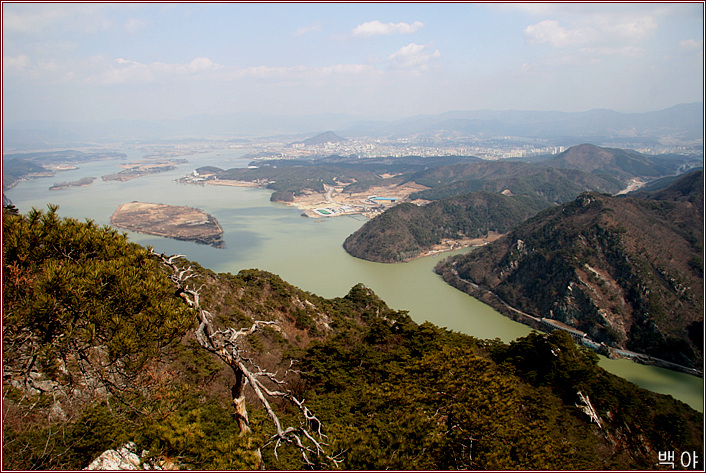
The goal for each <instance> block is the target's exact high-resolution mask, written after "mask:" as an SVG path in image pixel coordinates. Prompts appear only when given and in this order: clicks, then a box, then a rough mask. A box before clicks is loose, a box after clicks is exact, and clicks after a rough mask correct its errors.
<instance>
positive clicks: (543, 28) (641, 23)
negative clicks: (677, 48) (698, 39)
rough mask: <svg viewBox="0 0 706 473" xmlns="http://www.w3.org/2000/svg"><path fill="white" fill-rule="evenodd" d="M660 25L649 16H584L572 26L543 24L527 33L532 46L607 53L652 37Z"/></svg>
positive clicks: (528, 28) (628, 49) (557, 23)
mask: <svg viewBox="0 0 706 473" xmlns="http://www.w3.org/2000/svg"><path fill="white" fill-rule="evenodd" d="M657 28H658V24H657V21H656V20H655V18H654V17H653V16H652V15H648V14H614V15H607V14H596V15H584V16H582V17H581V18H580V19H579V20H575V21H574V22H573V23H572V24H571V25H570V26H564V25H562V24H560V23H559V21H557V20H543V21H540V22H539V23H535V24H533V25H529V26H527V27H526V28H525V29H524V34H525V39H526V40H527V41H528V42H529V43H532V44H542V43H548V44H551V45H552V46H554V47H556V48H567V47H584V48H588V49H596V50H599V49H600V48H607V49H605V51H621V50H623V51H625V52H626V53H629V54H632V53H634V50H633V49H630V48H625V46H627V45H634V44H637V43H640V42H642V41H644V40H646V39H648V38H650V37H652V36H653V35H654V34H655V32H656V30H657Z"/></svg>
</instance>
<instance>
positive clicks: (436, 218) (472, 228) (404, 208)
mask: <svg viewBox="0 0 706 473" xmlns="http://www.w3.org/2000/svg"><path fill="white" fill-rule="evenodd" d="M546 205H547V204H546V201H544V200H542V199H539V198H531V197H526V196H505V195H503V194H499V193H492V192H472V193H470V194H464V195H462V196H459V197H449V198H446V199H443V200H440V201H435V202H432V203H430V204H428V205H426V206H423V207H421V206H417V205H414V204H411V203H403V204H400V205H397V206H395V207H393V208H391V209H389V210H387V211H385V212H384V213H383V214H381V215H379V216H377V217H375V218H374V219H372V220H370V221H369V222H366V224H365V225H363V226H362V227H361V228H360V229H358V230H357V231H356V232H355V233H353V234H352V235H350V236H349V237H348V238H346V240H345V241H344V242H343V248H345V250H346V251H347V252H348V253H350V254H351V255H353V256H357V257H359V258H363V259H366V260H368V261H376V262H379V263H393V262H399V261H405V260H408V259H412V258H415V257H417V256H419V255H420V253H422V252H423V251H425V250H429V249H430V248H431V247H432V246H433V245H435V244H438V243H440V242H441V240H442V239H460V238H479V237H484V236H486V235H487V234H488V233H489V232H497V233H505V232H508V231H510V230H511V229H513V228H514V227H515V226H516V225H517V224H518V223H519V222H522V221H523V220H525V219H527V218H529V217H531V216H532V215H534V214H536V213H537V212H538V211H540V210H541V209H543V208H545V207H546Z"/></svg>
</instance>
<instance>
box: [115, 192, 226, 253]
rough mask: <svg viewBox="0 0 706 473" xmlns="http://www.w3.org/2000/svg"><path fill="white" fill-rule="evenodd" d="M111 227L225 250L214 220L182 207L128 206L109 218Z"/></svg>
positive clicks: (189, 208)
mask: <svg viewBox="0 0 706 473" xmlns="http://www.w3.org/2000/svg"><path fill="white" fill-rule="evenodd" d="M110 223H111V225H113V226H115V227H118V228H122V229H124V230H130V231H133V232H137V233H145V234H147V235H155V236H161V237H166V238H173V239H175V240H184V241H193V242H195V243H199V244H202V245H211V246H213V247H214V248H224V247H225V242H224V241H223V229H222V228H221V226H220V225H219V224H218V221H217V220H216V219H215V218H214V217H213V216H212V215H209V214H207V213H205V212H203V211H201V210H199V209H195V208H192V207H185V206H181V205H165V204H152V203H145V202H129V203H127V204H122V205H121V206H120V207H118V210H116V211H115V213H114V214H113V215H112V216H111V217H110Z"/></svg>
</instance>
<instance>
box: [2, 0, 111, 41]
mask: <svg viewBox="0 0 706 473" xmlns="http://www.w3.org/2000/svg"><path fill="white" fill-rule="evenodd" d="M110 8H111V7H110V6H109V5H107V4H90V3H61V4H51V3H36V4H31V3H29V4H16V5H12V6H8V5H3V12H2V13H3V15H2V26H3V30H4V31H8V32H13V33H22V34H41V33H44V32H45V31H47V30H49V29H57V30H62V31H71V32H74V33H89V32H95V31H100V30H105V29H107V28H109V27H110V21H109V20H108V18H107V16H106V13H107V12H108V11H109V10H110Z"/></svg>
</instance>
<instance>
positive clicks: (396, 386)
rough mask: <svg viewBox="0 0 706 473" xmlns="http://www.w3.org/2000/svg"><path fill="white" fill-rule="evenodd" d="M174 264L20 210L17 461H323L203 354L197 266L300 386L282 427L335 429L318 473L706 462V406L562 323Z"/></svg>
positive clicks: (264, 352)
mask: <svg viewBox="0 0 706 473" xmlns="http://www.w3.org/2000/svg"><path fill="white" fill-rule="evenodd" d="M164 261H165V257H164V256H162V257H160V256H159V255H156V254H155V253H154V252H152V251H150V250H149V249H147V248H144V247H141V246H140V245H137V244H134V243H131V242H130V241H129V240H128V239H127V237H126V236H125V235H124V234H121V233H119V232H117V231H115V230H114V229H112V228H110V227H105V226H99V225H96V224H95V223H93V222H91V221H85V222H81V221H78V220H76V219H71V218H62V217H60V216H59V214H58V213H57V209H56V208H55V207H50V208H49V210H48V211H38V210H32V211H30V212H29V213H27V214H26V215H19V214H17V212H16V211H13V209H12V208H5V209H4V210H3V277H4V278H3V279H4V280H3V317H4V330H3V350H4V352H3V373H4V377H3V399H4V401H3V434H4V435H3V458H2V461H3V468H4V469H74V470H75V469H82V468H85V467H86V466H87V465H88V464H89V463H90V462H91V461H92V460H93V459H95V458H96V457H97V456H98V455H99V454H100V453H101V452H103V451H105V450H107V449H117V448H119V447H121V446H124V445H128V444H129V443H130V442H132V443H133V444H134V451H135V452H137V453H138V454H139V455H141V462H142V463H143V465H149V466H150V467H152V468H155V467H161V468H183V469H220V470H224V469H254V468H258V467H263V466H264V467H265V468H267V469H301V468H302V467H303V466H304V465H303V463H302V455H301V453H302V452H301V448H299V447H297V446H296V445H292V444H283V445H280V446H279V448H277V449H275V447H276V445H275V444H273V443H272V439H273V438H275V437H273V435H275V434H276V431H275V427H274V426H273V422H272V420H271V416H270V415H269V413H267V412H265V410H264V409H263V408H262V407H261V405H262V404H261V403H260V401H259V400H258V399H257V397H256V396H255V395H254V394H253V391H248V390H247V387H246V391H245V393H246V396H245V404H247V406H248V412H249V420H247V425H248V432H247V433H243V430H242V428H241V424H242V419H240V420H239V419H238V418H237V416H235V415H234V407H233V401H234V399H233V398H232V396H231V392H232V389H234V387H235V385H236V384H237V382H238V380H237V379H236V378H237V377H236V376H234V373H233V371H232V370H230V369H229V368H228V366H226V364H224V363H223V362H222V361H221V358H219V356H217V354H216V353H213V352H210V351H209V350H205V349H204V348H203V346H202V345H201V342H202V337H203V336H204V333H203V332H202V330H203V326H204V324H203V322H202V323H201V325H199V324H198V319H197V314H196V311H195V309H194V307H193V306H192V305H190V304H187V303H185V301H188V297H187V295H186V294H185V290H184V288H183V287H181V286H176V285H175V282H176V281H183V280H185V279H186V276H185V275H187V274H188V277H190V278H191V277H192V276H193V278H192V279H189V282H193V285H192V286H189V287H191V288H192V289H188V290H187V292H188V291H192V292H189V294H191V295H193V294H195V293H198V294H199V296H200V305H201V306H202V307H207V308H208V311H209V313H210V316H211V319H209V325H210V324H213V326H214V328H215V329H217V331H218V332H221V333H235V332H230V331H229V328H231V327H232V328H234V329H237V331H238V333H242V334H246V333H247V334H249V335H248V336H247V338H245V339H243V341H242V343H241V342H240V339H238V340H239V341H238V343H239V345H238V347H237V349H238V350H239V351H240V353H241V354H242V355H243V359H244V360H247V362H248V363H249V365H248V366H250V369H251V370H252V372H254V373H255V372H257V370H258V369H259V370H260V371H259V372H260V373H273V374H276V376H274V375H273V376H272V377H271V378H270V379H271V382H272V384H271V385H270V386H271V388H270V389H272V390H277V389H278V390H283V391H284V390H286V392H287V393H289V394H290V397H284V398H281V399H279V400H277V399H275V400H273V401H272V408H273V410H274V411H276V413H277V414H278V416H279V417H278V418H279V420H280V421H281V422H282V425H283V426H287V425H291V426H293V427H297V426H299V427H301V428H303V427H306V428H308V429H312V431H313V430H316V429H315V427H317V426H315V425H312V422H313V421H312V419H313V418H314V417H313V416H315V418H316V419H317V422H320V425H319V426H318V427H321V430H322V433H323V434H324V435H325V437H323V440H322V442H323V447H324V448H325V454H323V453H322V452H314V451H311V452H308V453H310V455H309V459H310V460H311V465H310V466H313V467H315V468H316V467H318V468H332V467H335V468H340V469H370V470H377V469H462V468H463V469H468V468H470V469H552V470H555V469H652V468H654V466H655V464H656V463H657V461H658V452H659V451H664V450H674V451H676V454H677V456H678V455H679V454H680V452H682V451H689V452H692V451H696V452H699V458H702V457H703V455H702V453H703V442H702V438H703V423H702V420H703V418H702V415H701V414H699V413H698V412H696V411H694V410H693V409H691V408H689V407H688V406H687V405H685V404H684V403H682V402H679V401H676V400H674V399H673V398H671V397H670V396H664V395H658V394H654V393H651V392H648V391H645V390H643V389H640V388H638V387H636V386H635V385H633V384H631V383H628V382H627V381H625V380H622V379H620V378H618V377H616V376H613V375H611V374H609V373H607V372H605V371H604V370H603V369H601V368H600V367H599V366H598V365H597V359H596V356H595V355H594V354H593V353H592V352H589V351H587V350H585V349H583V348H580V347H578V346H577V345H575V344H574V343H573V342H572V341H571V339H570V338H569V337H568V336H567V335H566V334H564V333H562V332H558V333H554V334H552V335H546V334H540V333H532V334H530V335H529V336H527V337H524V338H521V339H518V340H516V341H514V342H512V343H509V344H506V343H502V342H500V341H498V340H479V339H476V338H474V337H471V336H467V335H461V334H458V333H455V332H451V331H449V330H446V329H443V328H439V327H436V326H434V325H432V324H429V323H425V324H421V325H420V324H416V323H414V322H413V321H412V320H411V319H410V318H409V316H408V315H407V314H406V313H405V312H404V311H396V310H392V309H390V308H389V307H388V306H387V305H386V304H385V303H384V302H383V301H382V300H380V299H379V298H378V297H377V296H376V295H375V294H374V293H373V292H372V291H371V290H370V289H368V288H366V287H365V286H363V285H360V284H359V285H356V286H354V287H353V288H352V289H351V290H350V292H349V293H348V294H347V295H345V296H344V297H339V298H333V299H324V298H321V297H319V296H316V295H315V294H311V293H309V292H305V291H302V290H300V289H298V288H296V287H294V286H292V285H290V284H288V283H286V282H285V281H283V280H282V279H281V278H279V277H277V276H276V275H273V274H270V273H267V272H264V271H260V270H257V269H251V270H244V271H241V272H240V273H238V274H237V275H232V274H216V273H214V272H212V271H210V270H208V269H205V268H202V267H200V266H199V265H198V264H197V263H195V262H189V261H188V260H186V259H185V258H181V257H179V258H169V261H171V262H174V263H175V265H174V267H175V268H177V270H178V273H175V272H173V271H171V270H170V269H169V267H167V266H165V264H163V262H164ZM176 263H178V265H177V264H176ZM258 322H261V323H262V324H263V325H262V329H261V330H257V331H255V330H253V331H252V333H250V332H249V329H250V328H255V325H256V324H257V323H258ZM232 339H233V340H235V338H232ZM292 360H296V361H297V362H296V363H294V364H292ZM275 379H276V380H277V382H275ZM280 381H282V382H283V383H284V384H280V383H279V382H280ZM292 398H296V399H304V400H306V406H307V408H308V409H310V411H306V412H309V414H310V416H309V415H307V416H305V417H304V418H302V417H301V416H300V415H299V412H300V410H299V409H297V408H296V407H295V406H294V405H293V404H292V402H291V399H292ZM235 412H239V411H237V410H236V411H235ZM591 412H595V415H593V416H590V415H589V414H587V413H591ZM330 459H335V462H334V463H331V462H329V460H330ZM700 467H701V465H699V468H700Z"/></svg>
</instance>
